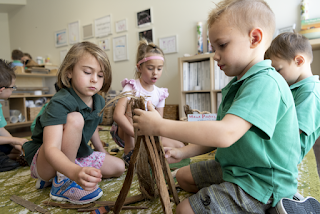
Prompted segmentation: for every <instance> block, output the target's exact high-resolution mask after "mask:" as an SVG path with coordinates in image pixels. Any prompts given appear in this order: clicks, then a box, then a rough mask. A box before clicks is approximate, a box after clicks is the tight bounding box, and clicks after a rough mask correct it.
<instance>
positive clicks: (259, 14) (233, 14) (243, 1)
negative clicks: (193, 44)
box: [208, 0, 276, 44]
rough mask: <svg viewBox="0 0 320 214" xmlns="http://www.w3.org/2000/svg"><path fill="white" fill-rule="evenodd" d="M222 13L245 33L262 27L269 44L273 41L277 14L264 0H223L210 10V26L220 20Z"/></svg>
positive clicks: (230, 22)
mask: <svg viewBox="0 0 320 214" xmlns="http://www.w3.org/2000/svg"><path fill="white" fill-rule="evenodd" d="M222 14H224V15H228V17H227V19H228V22H229V24H230V25H233V26H235V27H238V28H239V30H240V31H242V32H244V33H247V32H250V31H251V30H252V29H253V28H255V27H260V28H261V29H262V30H264V32H265V34H264V35H265V36H266V39H267V40H266V42H267V44H270V43H271V41H272V37H273V34H274V31H275V25H276V24H275V16H274V13H273V12H272V10H271V8H270V7H269V5H268V4H267V3H266V2H265V1H264V0H223V1H221V2H219V3H218V4H217V5H216V8H215V9H213V10H212V11H211V12H210V14H209V17H208V27H209V28H210V27H211V26H212V25H213V24H214V23H215V22H216V21H218V20H219V18H221V15H222Z"/></svg>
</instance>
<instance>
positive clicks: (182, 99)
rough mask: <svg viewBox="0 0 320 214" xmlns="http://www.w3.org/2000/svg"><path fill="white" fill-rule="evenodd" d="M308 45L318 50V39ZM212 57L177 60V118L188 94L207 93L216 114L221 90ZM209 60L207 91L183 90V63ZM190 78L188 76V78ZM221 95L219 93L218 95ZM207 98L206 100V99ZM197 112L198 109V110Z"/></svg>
mask: <svg viewBox="0 0 320 214" xmlns="http://www.w3.org/2000/svg"><path fill="white" fill-rule="evenodd" d="M309 41H310V44H311V46H312V50H314V51H315V50H320V38H319V39H312V40H309ZM213 56H214V53H210V54H199V55H195V56H190V57H181V58H178V66H179V77H180V95H181V96H180V105H179V108H180V109H179V116H180V118H182V117H185V116H186V115H185V113H184V106H185V105H186V96H187V95H188V94H194V93H199V94H200V93H209V94H210V96H208V97H209V99H208V100H206V101H205V102H209V103H210V112H211V113H217V110H218V109H217V108H218V107H217V105H218V102H219V100H218V99H219V98H218V97H219V96H218V94H219V93H220V92H221V90H217V89H215V88H216V87H215V83H216V81H215V78H216V77H215V71H214V70H215V68H216V67H215V64H214V60H213ZM206 60H209V61H210V63H209V65H210V81H209V82H210V85H209V89H208V90H187V91H186V90H184V89H185V87H184V84H185V83H184V74H183V63H184V62H188V63H192V62H201V61H206ZM189 78H190V76H189ZM220 94H221V93H220ZM208 97H207V98H208ZM198 110H199V109H198Z"/></svg>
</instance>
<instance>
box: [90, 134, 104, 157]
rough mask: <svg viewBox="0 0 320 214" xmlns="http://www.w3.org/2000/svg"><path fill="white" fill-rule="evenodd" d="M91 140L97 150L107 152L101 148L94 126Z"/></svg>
mask: <svg viewBox="0 0 320 214" xmlns="http://www.w3.org/2000/svg"><path fill="white" fill-rule="evenodd" d="M91 142H92V144H93V146H94V148H95V149H96V150H97V151H99V152H103V153H106V154H107V152H106V150H105V149H104V148H103V145H102V142H101V139H100V136H99V131H98V128H96V130H95V132H94V133H93V135H92V137H91Z"/></svg>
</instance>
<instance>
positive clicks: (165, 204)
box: [145, 136, 172, 214]
mask: <svg viewBox="0 0 320 214" xmlns="http://www.w3.org/2000/svg"><path fill="white" fill-rule="evenodd" d="M150 138H151V139H152V141H153V143H152V142H150V139H149V136H145V144H146V147H147V152H148V154H149V155H150V157H151V160H152V163H150V164H151V168H152V171H153V173H154V174H155V176H154V177H155V178H156V184H157V187H158V189H159V194H160V201H161V205H162V208H163V211H164V213H166V214H172V208H171V205H170V197H169V193H168V190H167V185H166V181H165V180H164V176H163V171H162V168H161V163H160V159H159V154H158V151H157V147H156V145H155V143H154V139H153V136H150Z"/></svg>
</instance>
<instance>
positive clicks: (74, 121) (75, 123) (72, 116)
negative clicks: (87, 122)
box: [65, 112, 84, 129]
mask: <svg viewBox="0 0 320 214" xmlns="http://www.w3.org/2000/svg"><path fill="white" fill-rule="evenodd" d="M65 125H70V126H72V127H74V128H79V129H83V126H84V119H83V116H82V114H81V113H80V112H71V113H69V114H68V116H67V123H66V124H65Z"/></svg>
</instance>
